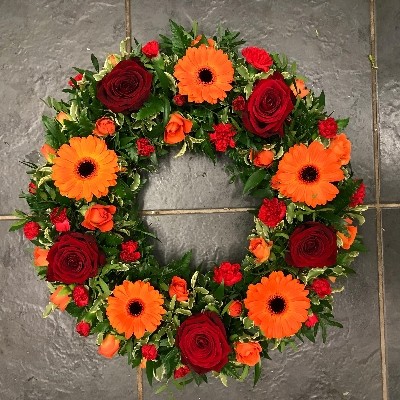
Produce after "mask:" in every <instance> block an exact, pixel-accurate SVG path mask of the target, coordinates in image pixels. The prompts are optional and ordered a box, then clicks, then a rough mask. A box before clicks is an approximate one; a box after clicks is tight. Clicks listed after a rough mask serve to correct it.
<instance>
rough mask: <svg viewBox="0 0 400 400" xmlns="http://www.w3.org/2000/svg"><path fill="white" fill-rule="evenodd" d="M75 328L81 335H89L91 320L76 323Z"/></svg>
mask: <svg viewBox="0 0 400 400" xmlns="http://www.w3.org/2000/svg"><path fill="white" fill-rule="evenodd" d="M75 329H76V331H77V332H78V333H79V334H80V335H81V336H89V333H90V324H89V322H86V321H81V322H78V323H77V324H76V328H75Z"/></svg>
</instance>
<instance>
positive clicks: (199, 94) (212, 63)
mask: <svg viewBox="0 0 400 400" xmlns="http://www.w3.org/2000/svg"><path fill="white" fill-rule="evenodd" d="M233 74H234V71H233V66H232V62H231V61H230V60H229V58H228V56H227V55H226V54H225V53H224V52H223V51H222V50H216V49H214V47H211V46H210V47H208V46H206V45H204V44H202V45H200V46H199V47H190V48H188V49H187V50H186V54H185V55H184V56H183V57H182V58H181V59H180V60H179V61H178V63H177V64H176V66H175V71H174V76H175V78H176V79H178V80H179V83H178V88H179V94H182V95H187V96H188V100H189V101H193V102H195V103H202V102H204V101H207V102H208V103H211V104H216V103H217V101H218V100H223V99H224V98H225V97H226V92H228V91H229V90H231V89H232V86H231V85H230V83H231V82H232V81H233Z"/></svg>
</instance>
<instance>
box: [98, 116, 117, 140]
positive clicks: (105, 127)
mask: <svg viewBox="0 0 400 400" xmlns="http://www.w3.org/2000/svg"><path fill="white" fill-rule="evenodd" d="M114 133H115V122H114V121H113V120H112V119H111V118H107V117H102V118H99V119H98V120H97V121H96V125H95V128H94V129H93V135H97V136H107V135H113V134H114Z"/></svg>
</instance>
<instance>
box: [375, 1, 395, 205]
mask: <svg viewBox="0 0 400 400" xmlns="http://www.w3.org/2000/svg"><path fill="white" fill-rule="evenodd" d="M399 18H400V5H399V2H398V1H396V0H386V1H382V2H381V1H378V2H377V39H378V64H379V67H378V87H379V110H380V113H379V120H380V133H381V168H382V171H381V180H382V183H381V186H382V200H383V201H386V202H399V201H400V190H399V184H400V176H399V173H398V165H399V162H400V81H399V75H400V22H399Z"/></svg>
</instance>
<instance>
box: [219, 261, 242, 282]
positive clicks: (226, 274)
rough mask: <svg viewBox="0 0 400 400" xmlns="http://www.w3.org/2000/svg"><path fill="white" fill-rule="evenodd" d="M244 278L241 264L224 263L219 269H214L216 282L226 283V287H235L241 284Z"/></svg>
mask: <svg viewBox="0 0 400 400" xmlns="http://www.w3.org/2000/svg"><path fill="white" fill-rule="evenodd" d="M242 276H243V275H242V273H241V272H240V264H231V263H229V262H222V263H221V265H220V266H219V267H215V268H214V282H217V283H219V284H221V283H222V281H224V285H225V286H233V285H234V284H235V283H238V282H240V281H241V280H242Z"/></svg>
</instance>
